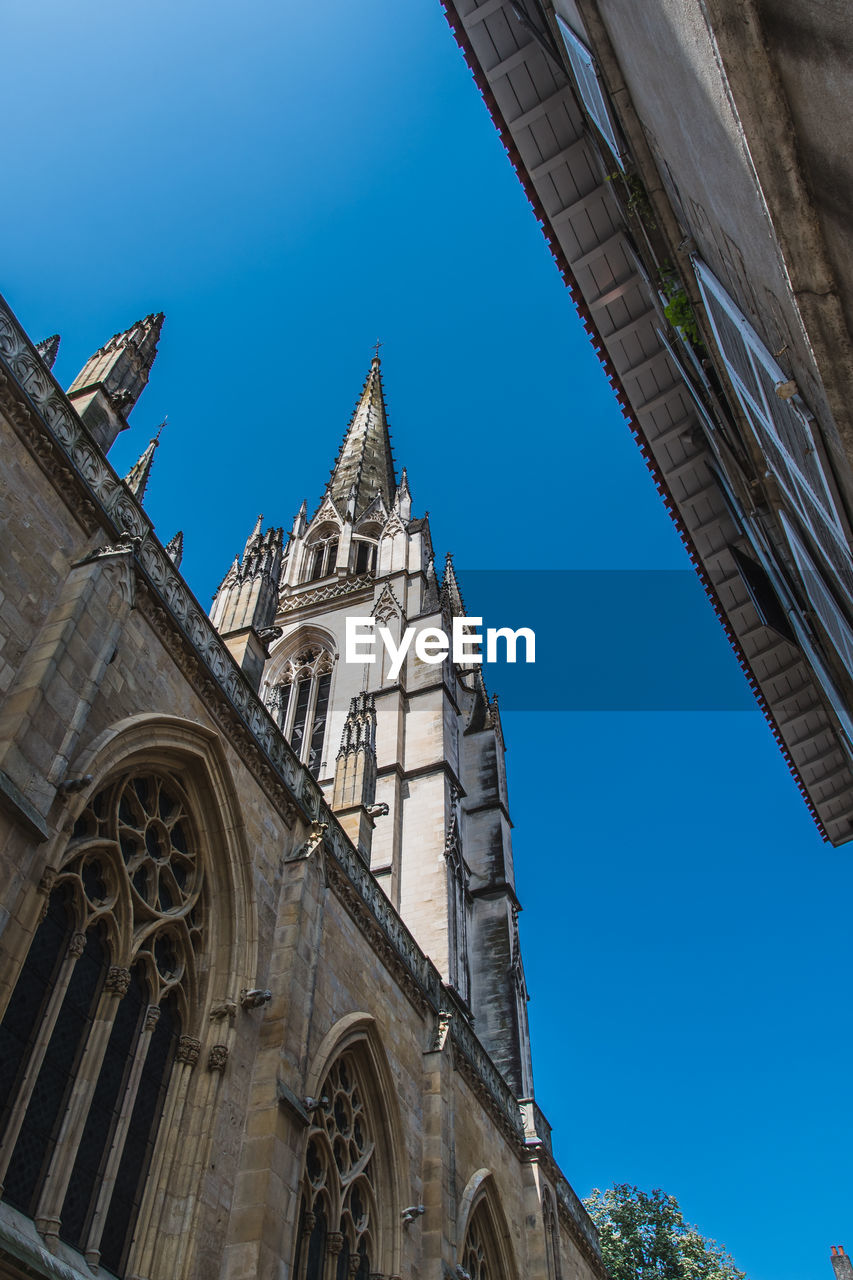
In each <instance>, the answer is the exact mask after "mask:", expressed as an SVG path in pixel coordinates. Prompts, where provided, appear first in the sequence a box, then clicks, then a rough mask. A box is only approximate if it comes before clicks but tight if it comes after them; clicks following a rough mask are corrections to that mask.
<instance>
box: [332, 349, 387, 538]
mask: <svg viewBox="0 0 853 1280" xmlns="http://www.w3.org/2000/svg"><path fill="white" fill-rule="evenodd" d="M396 491H397V479H396V476H395V474H394V459H393V457H392V456H391V436H390V434H389V431H388V418H387V414H386V412H385V396H384V394H383V390H382V374H381V372H380V361H379V355H378V353H377V354H376V355H374V357H373V359H372V360H371V362H370V371H369V373H368V375H367V378H366V380H365V383H364V387H363V388H362V392H361V396H360V398H359V401H358V404H357V405H356V409H355V413H354V414H353V416H352V418H351V420H350V424H349V426H348V428H347V433H346V435H345V436H344V442H343V444H342V445H341V450H340V453H339V454H338V456H337V459H336V461H335V466H334V468H333V470H332V475H331V479H330V480H329V483H328V486H327V488H326V492H327V494H328V495H329V496H330V497H331V498H332V500H333V501H334V502H335V503H336V505H337V506H338V509H339V510H340V511H342V512H343V511H346V513H347V517H348V519H350V520H352V521H355V520H357V519H358V518H359V516H362V515H363V514H364V512H365V511H366V510H367V508H368V507H369V506H370V504H371V503H372V502H373V501H374V499H375V498H377V497H378V496H379V495H380V494H381V496H382V498H383V500H384V502H385V506H386V509H387V510H390V508H391V504H392V502H393V501H394V495H395V493H396Z"/></svg>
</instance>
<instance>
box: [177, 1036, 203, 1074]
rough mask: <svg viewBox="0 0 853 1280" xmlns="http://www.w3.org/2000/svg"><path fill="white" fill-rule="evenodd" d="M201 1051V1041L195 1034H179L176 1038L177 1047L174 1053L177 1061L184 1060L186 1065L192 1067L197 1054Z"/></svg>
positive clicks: (196, 1060)
mask: <svg viewBox="0 0 853 1280" xmlns="http://www.w3.org/2000/svg"><path fill="white" fill-rule="evenodd" d="M200 1052H201V1041H200V1040H197V1039H196V1037H195V1036H180V1038H179V1039H178V1048H177V1051H176V1053H175V1060H176V1061H177V1062H185V1063H186V1064H187V1066H188V1067H194V1066H195V1064H196V1063H197V1062H198V1055H199V1053H200Z"/></svg>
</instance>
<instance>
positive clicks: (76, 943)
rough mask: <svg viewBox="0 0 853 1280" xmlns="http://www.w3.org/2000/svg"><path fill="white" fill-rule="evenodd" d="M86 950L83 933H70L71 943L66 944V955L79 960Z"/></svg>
mask: <svg viewBox="0 0 853 1280" xmlns="http://www.w3.org/2000/svg"><path fill="white" fill-rule="evenodd" d="M85 950H86V935H85V933H72V935H71V941H70V942H69V943H68V954H69V955H70V956H74V957H75V959H79V958H80V956H82V954H83V952H84V951H85Z"/></svg>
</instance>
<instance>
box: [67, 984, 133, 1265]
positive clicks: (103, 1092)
mask: <svg viewBox="0 0 853 1280" xmlns="http://www.w3.org/2000/svg"><path fill="white" fill-rule="evenodd" d="M147 1008H148V988H147V985H146V983H145V982H144V980H143V977H142V972H141V966H140V965H137V966H136V967H135V968H134V969H133V973H132V975H131V981H130V987H129V988H128V991H127V995H125V996H123V997H122V998H121V1000H119V1002H118V1007H117V1009H116V1016H115V1021H114V1022H113V1027H112V1031H111V1032H110V1038H109V1042H108V1044H107V1049H106V1052H105V1054H104V1060H103V1063H102V1064H101V1071H100V1075H99V1076H98V1083H97V1085H96V1086H95V1092H94V1094H93V1096H92V1103H91V1106H90V1107H89V1114H88V1116H87V1117H86V1124H85V1126H84V1128H83V1134H82V1137H81V1139H80V1145H79V1147H78V1148H77V1158H76V1160H75V1162H74V1171H73V1173H72V1174H71V1181H70V1183H69V1184H68V1191H67V1192H66V1195H65V1201H64V1203H63V1206H62V1213H61V1215H60V1217H61V1223H62V1225H61V1228H60V1233H59V1234H60V1236H61V1237H62V1239H63V1240H66V1241H67V1242H68V1244H70V1245H73V1246H74V1247H75V1248H76V1249H80V1250H81V1251H83V1250H85V1247H86V1237H87V1236H88V1234H89V1228H90V1226H91V1222H92V1215H93V1214H94V1212H95V1207H96V1205H97V1200H98V1194H99V1192H100V1190H101V1183H102V1181H103V1177H104V1171H105V1167H106V1162H107V1157H108V1156H109V1153H110V1148H111V1147H112V1142H113V1136H114V1134H115V1131H116V1126H117V1125H118V1122H119V1118H120V1115H121V1107H122V1103H123V1101H124V1096H125V1092H126V1089H127V1081H128V1076H129V1074H130V1068H131V1065H132V1063H133V1055H134V1052H135V1049H136V1044H137V1041H138V1039H139V1032H140V1031H141V1029H142V1022H143V1019H144V1016H145V1012H146V1010H147Z"/></svg>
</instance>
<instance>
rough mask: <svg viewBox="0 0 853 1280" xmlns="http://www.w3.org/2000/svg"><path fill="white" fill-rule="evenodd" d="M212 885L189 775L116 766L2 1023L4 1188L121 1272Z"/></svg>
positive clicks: (79, 825) (91, 1257) (71, 852)
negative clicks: (206, 881)
mask: <svg viewBox="0 0 853 1280" xmlns="http://www.w3.org/2000/svg"><path fill="white" fill-rule="evenodd" d="M202 895H203V871H202V865H201V857H200V854H199V848H198V842H197V837H196V828H195V823H194V821H193V818H192V816H191V813H190V806H189V801H188V798H187V795H186V793H185V792H184V790H183V788H182V786H181V784H180V783H179V782H178V781H177V779H175V778H172V777H167V776H165V775H164V774H161V773H159V772H155V771H153V770H145V771H142V772H134V773H127V774H125V775H123V776H122V777H120V778H118V779H116V780H114V781H113V782H111V783H110V784H108V785H107V786H106V787H104V788H103V789H102V790H100V791H99V792H98V793H97V794H96V795H95V797H94V798H93V799H92V801H91V802H90V803H89V805H88V806H87V807H86V809H85V810H84V811H83V813H82V814H81V816H80V817H79V819H78V820H77V822H76V824H75V826H74V830H73V833H72V837H71V840H70V842H69V845H68V848H67V850H66V854H65V856H64V859H63V862H62V865H61V868H60V870H59V873H58V875H57V877H56V880H55V883H54V885H53V888H52V891H51V894H50V897H49V899H48V901H47V903H46V906H45V911H44V914H43V919H42V921H41V923H40V925H39V927H38V929H37V930H36V932H35V935H34V937H33V940H32V943H31V945H30V949H29V952H28V954H27V958H26V960H25V962H24V965H23V968H22V971H21V974H20V976H19V979H18V982H17V984H16V986H15V989H14V991H13V993H12V996H11V998H10V1001H9V1005H8V1007H7V1009H6V1013H5V1015H4V1017H3V1020H2V1023H0V1081H2V1086H3V1095H2V1098H3V1101H2V1107H3V1109H2V1113H0V1123H2V1132H0V1180H2V1184H3V1198H4V1199H5V1200H6V1201H8V1203H10V1204H11V1205H13V1206H14V1207H15V1208H16V1209H19V1210H20V1211H21V1212H23V1213H25V1214H27V1215H28V1216H29V1217H32V1218H34V1219H35V1220H36V1223H37V1225H38V1226H39V1228H40V1229H41V1230H44V1231H45V1232H53V1233H55V1234H58V1235H59V1236H60V1238H61V1239H63V1240H64V1241H66V1242H67V1243H68V1244H70V1245H72V1246H73V1247H74V1248H76V1249H78V1250H79V1251H80V1252H82V1253H84V1254H85V1255H86V1258H87V1260H88V1261H89V1262H90V1263H91V1264H92V1265H100V1266H101V1267H104V1268H106V1269H107V1270H108V1271H110V1272H112V1273H113V1274H115V1275H119V1276H120V1275H123V1274H124V1269H125V1266H126V1263H127V1260H128V1252H129V1249H130V1244H131V1241H132V1238H133V1233H134V1228H135V1226H136V1223H137V1218H138V1215H139V1210H140V1206H141V1203H142V1196H143V1192H144V1188H145V1181H146V1177H147V1173H148V1168H149V1166H150V1163H151V1158H152V1154H153V1151H154V1145H155V1142H156V1138H157V1131H158V1126H159V1123H160V1117H161V1115H162V1113H163V1108H164V1103H165V1099H166V1093H167V1089H168V1085H169V1079H170V1075H171V1070H172V1065H173V1062H174V1060H175V1058H176V1056H178V1057H180V1056H181V1053H182V1051H183V1050H185V1048H186V1046H185V1045H184V1041H186V1040H189V1037H185V1036H184V1037H183V1038H182V1031H183V1030H184V1028H185V1027H186V1025H187V1011H188V1007H189V1004H190V998H191V995H192V993H193V991H194V988H195V955H196V953H197V951H198V948H199V946H200V944H201V939H202V921H201V905H202ZM195 1043H197V1042H195V1041H193V1044H195Z"/></svg>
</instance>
